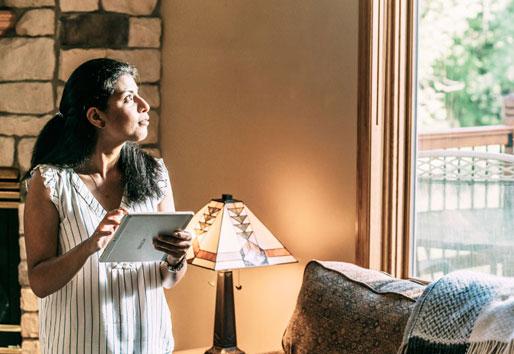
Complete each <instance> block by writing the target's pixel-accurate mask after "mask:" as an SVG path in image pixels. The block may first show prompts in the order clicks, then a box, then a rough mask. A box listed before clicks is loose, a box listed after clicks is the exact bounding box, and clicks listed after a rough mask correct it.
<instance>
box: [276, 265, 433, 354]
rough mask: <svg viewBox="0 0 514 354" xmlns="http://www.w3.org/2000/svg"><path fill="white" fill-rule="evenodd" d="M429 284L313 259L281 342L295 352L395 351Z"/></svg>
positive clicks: (380, 353)
mask: <svg viewBox="0 0 514 354" xmlns="http://www.w3.org/2000/svg"><path fill="white" fill-rule="evenodd" d="M423 290H424V286H423V285H420V284H418V283H415V282H412V281H408V280H400V279H396V278H393V277H391V276H389V275H387V274H385V273H382V272H378V271H374V270H369V269H364V268H361V267H358V266H355V265H353V264H349V263H343V262H320V261H311V262H309V263H308V264H307V266H306V268H305V272H304V277H303V283H302V287H301V289H300V293H299V295H298V300H297V304H296V308H295V310H294V313H293V315H292V317H291V320H290V321H289V325H288V327H287V329H286V331H285V333H284V336H283V338H282V346H283V349H284V351H285V352H286V353H291V354H303V353H308V354H316V353H320V354H330V353H348V354H388V353H396V352H397V350H398V348H399V347H400V344H401V342H402V335H403V330H404V328H405V325H406V323H407V320H408V318H409V314H410V312H411V310H412V309H413V307H414V303H415V301H416V299H417V298H418V297H419V296H420V295H421V294H422V292H423Z"/></svg>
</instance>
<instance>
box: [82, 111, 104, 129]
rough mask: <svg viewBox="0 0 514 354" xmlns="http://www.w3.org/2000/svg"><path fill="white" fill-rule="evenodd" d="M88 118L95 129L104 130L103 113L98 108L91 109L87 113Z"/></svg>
mask: <svg viewBox="0 0 514 354" xmlns="http://www.w3.org/2000/svg"><path fill="white" fill-rule="evenodd" d="M86 117H87V120H88V121H89V123H91V124H93V125H94V126H95V127H97V128H99V129H102V128H103V127H105V120H104V119H103V118H102V113H101V112H100V111H99V110H98V108H96V107H89V109H88V110H87V112H86Z"/></svg>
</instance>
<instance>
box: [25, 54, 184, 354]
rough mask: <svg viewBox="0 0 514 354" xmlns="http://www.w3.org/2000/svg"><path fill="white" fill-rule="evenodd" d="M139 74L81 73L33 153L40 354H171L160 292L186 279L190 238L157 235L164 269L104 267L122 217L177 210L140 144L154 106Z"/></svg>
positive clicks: (120, 69) (33, 279)
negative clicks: (140, 88)
mask: <svg viewBox="0 0 514 354" xmlns="http://www.w3.org/2000/svg"><path fill="white" fill-rule="evenodd" d="M136 77H137V72H136V69H135V68H134V67H132V66H130V65H128V64H125V63H121V62H118V61H115V60H111V59H94V60H91V61H88V62H86V63H84V64H82V65H81V66H79V67H78V68H77V69H76V70H75V71H74V72H73V73H72V75H71V76H70V78H69V80H68V81H67V83H66V85H65V87H64V92H63V95H62V99H61V103H60V105H59V113H58V114H57V115H55V117H53V118H52V119H51V120H50V121H49V122H48V123H47V125H46V126H45V127H44V128H43V130H42V131H41V134H40V135H39V137H38V140H37V142H36V145H35V147H34V152H33V156H32V167H31V171H30V172H29V174H28V177H30V181H29V182H30V183H29V188H28V194H27V199H26V204H25V219H24V220H25V241H26V248H27V263H28V274H29V280H30V285H31V287H32V290H33V291H34V293H35V294H36V295H37V296H38V297H40V298H41V300H40V312H39V319H40V342H41V349H42V352H43V353H51V354H54V353H171V351H172V350H173V338H172V335H171V318H170V313H169V310H168V307H167V304H166V299H165V297H164V293H163V290H162V286H164V287H165V288H171V287H172V286H173V285H175V284H176V283H177V282H178V281H179V280H180V279H181V278H182V277H183V276H184V273H185V271H186V263H185V253H186V251H187V249H188V248H189V246H190V244H191V236H190V235H189V234H188V233H187V232H185V231H180V230H177V231H174V232H172V233H170V235H158V236H156V237H155V238H154V247H155V248H156V249H158V250H160V251H163V252H164V253H166V255H167V257H165V260H164V261H163V262H160V263H159V262H144V263H129V264H127V263H122V264H119V263H99V261H98V258H99V255H100V253H101V250H102V249H103V248H104V247H105V245H106V244H107V243H108V242H109V240H110V239H111V238H112V236H113V232H114V231H115V230H116V227H117V226H118V225H119V224H120V220H121V218H122V217H123V215H124V214H126V213H129V212H132V211H134V212H141V211H173V210H174V204H173V196H172V191H171V186H170V182H169V178H168V172H167V169H166V167H165V166H164V164H163V162H162V160H161V159H158V160H157V159H154V158H152V157H151V156H149V155H148V154H146V153H145V152H143V151H142V150H141V149H140V148H139V147H138V146H137V144H136V142H138V141H142V140H143V139H145V137H146V136H147V134H148V124H149V119H148V110H149V109H150V107H149V106H148V103H147V102H146V101H145V100H144V99H143V98H142V97H141V96H140V95H139V93H138V86H137V84H136V81H135V80H136ZM170 231H173V230H170Z"/></svg>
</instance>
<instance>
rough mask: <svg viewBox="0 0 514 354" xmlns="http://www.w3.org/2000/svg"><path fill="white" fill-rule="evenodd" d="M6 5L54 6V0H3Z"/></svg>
mask: <svg viewBox="0 0 514 354" xmlns="http://www.w3.org/2000/svg"><path fill="white" fill-rule="evenodd" d="M3 4H4V6H7V7H42V6H55V0H4V1H3Z"/></svg>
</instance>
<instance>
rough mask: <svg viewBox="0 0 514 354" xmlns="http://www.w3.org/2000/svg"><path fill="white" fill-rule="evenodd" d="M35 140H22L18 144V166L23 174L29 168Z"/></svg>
mask: <svg viewBox="0 0 514 354" xmlns="http://www.w3.org/2000/svg"><path fill="white" fill-rule="evenodd" d="M35 143H36V138H24V139H20V141H19V142H18V165H19V166H20V169H21V171H22V172H23V173H25V172H26V171H28V170H29V168H30V159H31V157H32V150H33V149H34V144H35Z"/></svg>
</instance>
